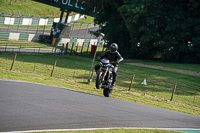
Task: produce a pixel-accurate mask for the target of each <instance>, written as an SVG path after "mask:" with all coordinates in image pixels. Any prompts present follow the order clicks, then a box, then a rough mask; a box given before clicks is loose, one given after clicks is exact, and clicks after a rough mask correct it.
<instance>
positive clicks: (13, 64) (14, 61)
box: [10, 53, 17, 71]
mask: <svg viewBox="0 0 200 133" xmlns="http://www.w3.org/2000/svg"><path fill="white" fill-rule="evenodd" d="M16 57H17V54H16V53H15V56H14V58H13V62H12V65H11V68H10V71H12V69H13V66H14V63H15V59H16Z"/></svg>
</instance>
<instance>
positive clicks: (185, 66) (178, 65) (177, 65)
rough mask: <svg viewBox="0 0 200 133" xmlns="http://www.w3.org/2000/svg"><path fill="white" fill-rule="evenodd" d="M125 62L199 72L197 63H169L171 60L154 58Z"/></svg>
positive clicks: (199, 68)
mask: <svg viewBox="0 0 200 133" xmlns="http://www.w3.org/2000/svg"><path fill="white" fill-rule="evenodd" d="M126 62H127V63H141V64H144V65H154V66H162V67H169V68H175V69H180V70H189V71H194V72H199V73H200V67H199V64H186V63H182V64H181V63H171V62H168V63H166V62H164V61H156V60H137V59H135V60H127V61H126Z"/></svg>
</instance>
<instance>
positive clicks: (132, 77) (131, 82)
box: [128, 74, 135, 91]
mask: <svg viewBox="0 0 200 133" xmlns="http://www.w3.org/2000/svg"><path fill="white" fill-rule="evenodd" d="M134 78H135V74H134V75H133V77H132V80H131V84H130V86H129V90H128V91H130V90H131V88H132V84H133V81H134Z"/></svg>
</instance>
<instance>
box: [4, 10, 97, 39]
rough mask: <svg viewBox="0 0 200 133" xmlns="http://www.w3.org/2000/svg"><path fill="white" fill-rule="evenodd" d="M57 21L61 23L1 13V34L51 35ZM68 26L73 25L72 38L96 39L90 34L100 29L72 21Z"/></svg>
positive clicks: (52, 19) (29, 16)
mask: <svg viewBox="0 0 200 133" xmlns="http://www.w3.org/2000/svg"><path fill="white" fill-rule="evenodd" d="M71 18H73V19H71V20H75V18H77V19H76V20H78V18H79V19H82V16H78V17H73V16H72V17H71ZM57 21H59V20H58V19H57V18H47V17H45V16H39V15H37V16H36V15H21V14H11V13H0V32H8V33H25V34H40V35H50V34H51V29H52V24H53V22H57ZM68 25H71V30H70V38H87V39H94V38H96V37H95V36H93V35H92V34H90V31H96V30H97V29H99V26H98V25H94V24H92V23H77V22H76V21H71V22H70V23H68Z"/></svg>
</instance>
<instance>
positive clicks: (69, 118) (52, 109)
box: [0, 80, 200, 132]
mask: <svg viewBox="0 0 200 133" xmlns="http://www.w3.org/2000/svg"><path fill="white" fill-rule="evenodd" d="M91 89H92V88H91ZM113 93H115V92H114V91H113ZM107 127H133V128H169V129H172V128H179V129H181V128H190V129H199V128H200V117H198V116H193V115H189V114H184V113H179V112H175V111H170V110H165V109H161V108H156V107H151V106H147V105H142V104H138V103H132V102H127V101H122V100H118V99H113V98H106V97H103V96H97V95H92V94H88V93H83V92H78V91H73V90H68V89H64V88H59V87H52V86H46V85H40V84H33V83H27V82H18V81H8V80H0V132H6V131H25V130H46V129H80V128H107Z"/></svg>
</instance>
